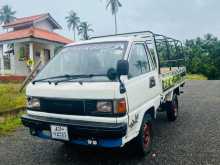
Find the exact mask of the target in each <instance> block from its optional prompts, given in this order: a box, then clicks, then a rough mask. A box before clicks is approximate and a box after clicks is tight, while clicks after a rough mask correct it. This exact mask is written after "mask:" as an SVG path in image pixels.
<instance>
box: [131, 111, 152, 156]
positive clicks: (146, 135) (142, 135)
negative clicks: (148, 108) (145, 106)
mask: <svg viewBox="0 0 220 165" xmlns="http://www.w3.org/2000/svg"><path fill="white" fill-rule="evenodd" d="M152 133H153V132H152V123H151V116H150V115H149V114H147V115H145V116H144V119H143V121H142V124H141V128H140V132H139V134H138V136H137V138H136V139H135V147H136V149H137V151H138V153H139V154H140V155H143V156H144V155H146V154H148V153H149V152H150V151H151V148H152V140H153V134H152Z"/></svg>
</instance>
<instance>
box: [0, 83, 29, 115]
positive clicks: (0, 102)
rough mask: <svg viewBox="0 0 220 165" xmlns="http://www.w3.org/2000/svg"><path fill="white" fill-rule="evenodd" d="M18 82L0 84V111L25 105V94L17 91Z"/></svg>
mask: <svg viewBox="0 0 220 165" xmlns="http://www.w3.org/2000/svg"><path fill="white" fill-rule="evenodd" d="M19 87H20V84H12V83H9V84H0V112H3V111H9V110H11V109H15V108H20V107H25V105H26V101H25V94H24V92H22V93H20V92H19Z"/></svg>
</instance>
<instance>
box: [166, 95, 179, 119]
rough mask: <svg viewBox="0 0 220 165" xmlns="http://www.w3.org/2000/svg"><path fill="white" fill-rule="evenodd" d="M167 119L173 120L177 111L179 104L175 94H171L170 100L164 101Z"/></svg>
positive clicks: (176, 115)
mask: <svg viewBox="0 0 220 165" xmlns="http://www.w3.org/2000/svg"><path fill="white" fill-rule="evenodd" d="M166 104H167V105H166V111H167V119H168V120H169V121H175V120H176V119H177V117H178V113H179V104H178V97H177V94H173V98H172V101H170V102H167V103H166Z"/></svg>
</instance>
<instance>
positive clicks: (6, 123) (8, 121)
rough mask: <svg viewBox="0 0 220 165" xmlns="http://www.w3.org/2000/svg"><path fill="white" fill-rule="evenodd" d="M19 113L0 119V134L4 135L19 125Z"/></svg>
mask: <svg viewBox="0 0 220 165" xmlns="http://www.w3.org/2000/svg"><path fill="white" fill-rule="evenodd" d="M20 116H21V114H19V115H17V116H8V117H6V118H2V121H1V120H0V136H1V135H5V134H7V133H9V132H12V131H14V130H15V129H16V128H17V127H18V126H20V125H21V119H20Z"/></svg>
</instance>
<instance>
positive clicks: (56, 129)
mask: <svg viewBox="0 0 220 165" xmlns="http://www.w3.org/2000/svg"><path fill="white" fill-rule="evenodd" d="M155 36H157V35H155V34H154V33H152V32H138V33H127V34H121V35H114V36H102V37H98V38H93V39H90V40H88V41H81V42H77V43H73V44H70V45H67V46H65V47H64V48H63V50H62V51H61V52H60V53H59V54H57V55H56V56H55V57H54V58H53V59H52V60H51V61H50V62H49V63H48V64H47V65H46V66H45V67H44V68H43V69H42V71H41V72H40V73H39V74H38V75H37V76H36V78H35V79H34V80H33V81H32V82H31V83H30V84H29V85H28V86H27V88H26V95H27V114H25V115H23V116H22V122H23V124H24V125H25V126H27V127H29V129H30V133H31V135H33V136H38V137H41V138H45V139H53V140H59V141H63V142H68V143H74V144H79V145H86V146H98V147H106V148H115V147H123V146H124V145H125V144H126V143H128V142H130V141H131V140H133V139H134V140H135V141H136V143H137V145H136V146H137V149H138V150H139V151H140V152H142V153H147V152H149V151H150V148H151V144H152V122H151V121H152V120H153V119H155V118H156V116H157V112H158V111H166V112H167V114H168V116H169V117H168V118H169V120H172V121H174V120H175V119H176V117H177V110H178V100H177V95H179V94H180V87H181V86H183V84H184V76H185V67H181V66H180V65H179V64H178V66H175V67H168V68H164V69H163V71H162V70H161V67H160V59H159V53H158V50H157V48H158V46H157V43H156V40H155V39H156V37H155ZM166 39H167V38H166ZM177 61H178V60H177ZM165 70H167V71H165Z"/></svg>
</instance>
